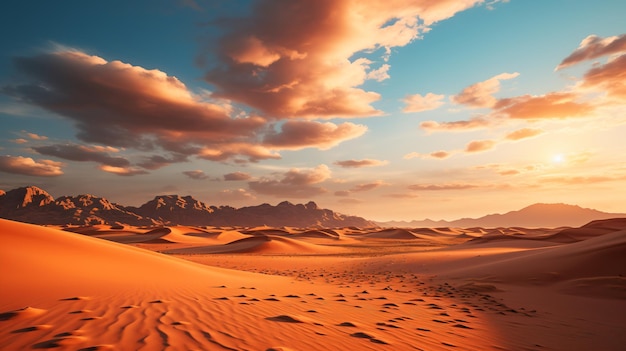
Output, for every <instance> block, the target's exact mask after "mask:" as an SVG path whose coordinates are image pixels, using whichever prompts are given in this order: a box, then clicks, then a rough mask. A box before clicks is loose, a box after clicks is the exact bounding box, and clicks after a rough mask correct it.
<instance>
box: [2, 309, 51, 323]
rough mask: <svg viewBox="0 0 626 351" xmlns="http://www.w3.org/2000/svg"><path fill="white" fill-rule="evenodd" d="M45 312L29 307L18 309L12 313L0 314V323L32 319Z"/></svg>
mask: <svg viewBox="0 0 626 351" xmlns="http://www.w3.org/2000/svg"><path fill="white" fill-rule="evenodd" d="M45 312H46V310H43V309H39V308H34V307H30V306H29V307H24V308H20V309H19V310H13V311H8V312H3V313H0V321H8V320H15V319H26V318H32V317H36V316H39V315H41V314H43V313H45Z"/></svg>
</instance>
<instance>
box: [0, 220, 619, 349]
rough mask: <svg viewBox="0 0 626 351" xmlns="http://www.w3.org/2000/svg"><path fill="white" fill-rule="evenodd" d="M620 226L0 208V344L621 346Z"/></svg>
mask: <svg viewBox="0 0 626 351" xmlns="http://www.w3.org/2000/svg"><path fill="white" fill-rule="evenodd" d="M625 228H626V220H622V221H613V222H610V221H602V222H598V223H595V224H594V225H592V226H589V227H583V228H580V229H575V230H570V231H563V232H562V231H559V230H553V229H550V230H547V229H532V230H530V229H523V228H513V229H509V228H501V229H497V230H488V229H482V228H472V229H459V228H439V229H415V230H406V229H389V230H381V229H359V228H344V229H333V230H308V229H306V228H302V229H299V228H196V227H168V228H156V229H140V228H120V229H111V228H108V227H104V226H100V227H90V228H73V229H71V230H72V231H74V232H75V233H72V232H69V231H62V230H59V229H57V228H45V227H40V226H34V225H28V224H22V223H17V222H11V221H7V220H0V260H1V261H0V267H1V268H0V269H1V272H0V287H1V289H0V349H2V350H25V349H58V350H109V349H110V350H164V349H167V350H348V349H351V350H621V349H623V345H626V335H625V333H623V328H624V325H626V317H625V316H626V278H624V273H626V272H625V270H626V230H625ZM475 237H480V239H475V240H471V241H468V240H470V239H472V238H475ZM103 239H106V240H103ZM155 251H158V252H155ZM163 253H165V254H163ZM181 258H184V259H181ZM191 261H195V262H191ZM218 266H219V267H221V268H218Z"/></svg>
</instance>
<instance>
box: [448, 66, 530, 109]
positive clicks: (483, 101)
mask: <svg viewBox="0 0 626 351" xmlns="http://www.w3.org/2000/svg"><path fill="white" fill-rule="evenodd" d="M517 76H519V73H517V72H515V73H501V74H498V75H497V76H494V77H491V78H489V79H487V80H485V81H482V82H479V83H475V84H472V85H470V86H469V87H467V88H465V89H463V91H462V92H461V93H459V94H458V95H454V96H452V97H451V100H452V101H453V102H454V103H457V104H460V105H466V106H468V107H470V108H485V107H492V106H494V105H495V104H496V102H497V101H498V100H497V99H496V98H495V97H494V96H493V94H495V93H497V92H498V91H500V81H501V80H507V79H513V78H515V77H517Z"/></svg>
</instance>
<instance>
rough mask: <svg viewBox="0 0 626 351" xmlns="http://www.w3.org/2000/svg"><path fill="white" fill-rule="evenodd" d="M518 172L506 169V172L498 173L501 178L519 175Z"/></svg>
mask: <svg viewBox="0 0 626 351" xmlns="http://www.w3.org/2000/svg"><path fill="white" fill-rule="evenodd" d="M519 173H520V171H518V170H516V169H506V170H502V171H498V174H499V175H503V176H507V175H516V174H519Z"/></svg>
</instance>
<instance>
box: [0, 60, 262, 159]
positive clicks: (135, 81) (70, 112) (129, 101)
mask: <svg viewBox="0 0 626 351" xmlns="http://www.w3.org/2000/svg"><path fill="white" fill-rule="evenodd" d="M15 64H16V66H17V68H18V69H19V70H20V71H22V72H23V73H25V74H27V75H29V76H30V77H31V78H32V81H30V82H26V83H23V84H21V85H13V86H5V87H3V88H2V91H3V92H4V93H6V94H9V95H12V96H14V97H16V98H18V99H20V100H22V101H24V102H27V103H30V104H34V105H37V106H40V107H42V108H44V109H46V110H48V111H51V112H53V113H56V114H58V115H61V116H64V117H66V118H68V119H70V120H72V121H73V122H74V124H75V126H76V128H77V129H78V133H77V137H78V138H79V139H80V140H82V141H85V142H89V143H96V144H103V145H110V146H116V147H133V148H135V149H138V150H142V151H149V150H154V149H157V148H162V149H164V150H167V151H170V152H172V153H180V154H185V155H192V154H196V153H198V152H199V150H200V149H202V148H203V147H212V148H220V147H223V146H225V147H230V145H231V144H232V143H239V144H244V143H250V142H253V141H254V138H255V137H256V133H257V132H258V131H259V130H260V129H261V128H264V126H265V124H266V122H265V120H264V119H263V118H261V117H259V116H249V117H241V118H232V117H231V116H230V115H229V113H230V112H231V110H230V108H229V107H228V106H224V105H223V104H217V103H212V102H209V101H206V100H204V99H203V98H201V97H199V96H197V95H195V94H193V93H192V92H190V91H189V90H188V89H187V87H186V86H185V85H184V84H183V83H182V82H180V81H179V80H178V79H176V78H175V77H172V76H168V75H167V74H166V73H164V72H162V71H159V70H155V69H154V70H148V69H145V68H142V67H139V66H133V65H130V64H127V63H123V62H120V61H106V60H104V59H103V58H101V57H98V56H91V55H88V54H85V53H83V52H80V51H76V50H66V51H58V52H51V53H43V54H39V55H36V56H32V57H19V58H16V59H15ZM238 151H240V152H242V153H244V155H245V152H246V151H248V149H246V148H239V149H238ZM257 156H258V155H254V157H257Z"/></svg>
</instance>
